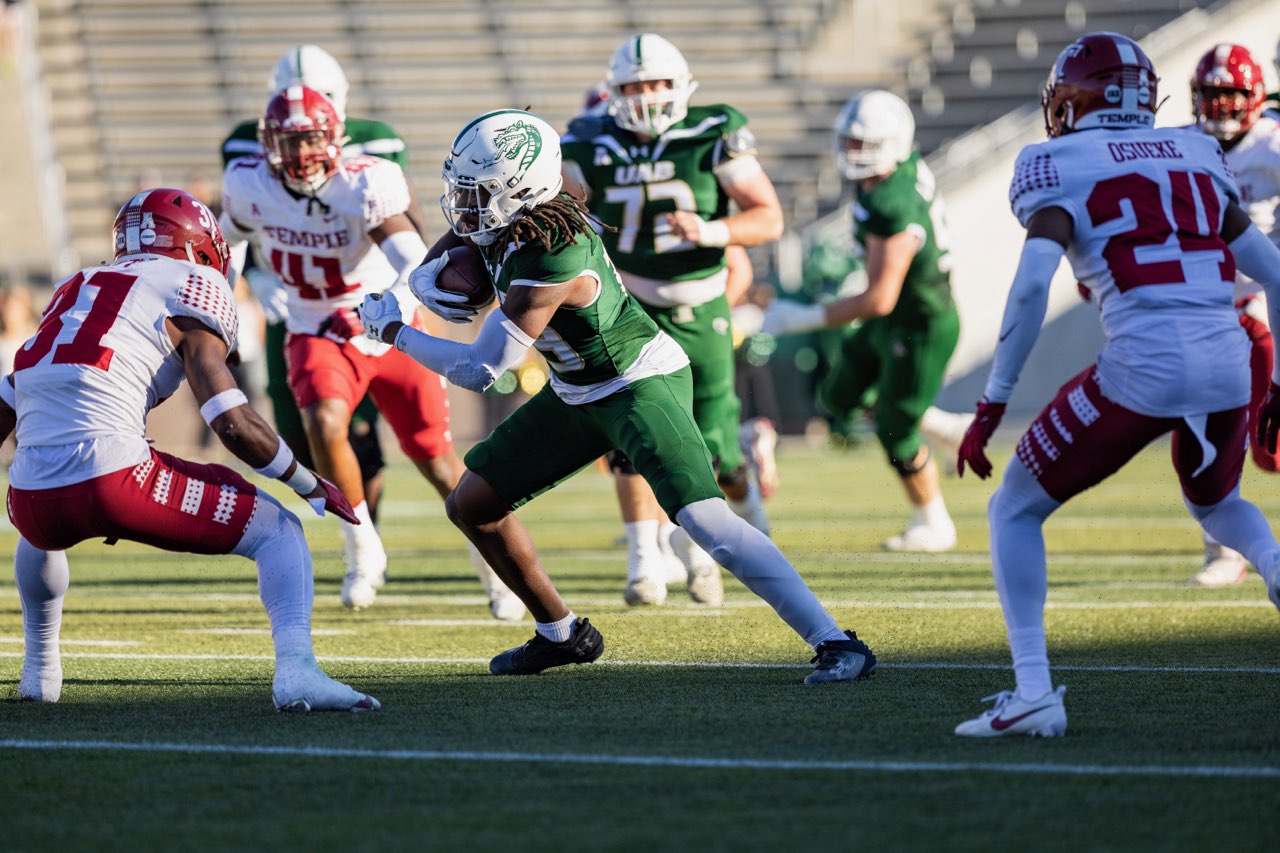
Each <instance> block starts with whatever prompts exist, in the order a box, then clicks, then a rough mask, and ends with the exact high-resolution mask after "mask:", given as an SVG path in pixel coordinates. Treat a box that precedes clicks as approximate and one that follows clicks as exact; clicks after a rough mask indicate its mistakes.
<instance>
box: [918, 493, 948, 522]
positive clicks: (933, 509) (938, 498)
mask: <svg viewBox="0 0 1280 853" xmlns="http://www.w3.org/2000/svg"><path fill="white" fill-rule="evenodd" d="M915 518H919V519H920V521H921V523H923V524H925V525H926V526H928V527H935V528H938V529H940V530H947V529H951V530H954V529H955V526H956V525H955V522H954V521H952V520H951V513H949V512H947V504H946V502H945V501H943V499H942V492H938V493H937V494H936V495H934V496H933V499H932V500H930V501H929V502H928V503H927V504H925V505H924V506H921V507H916V514H915Z"/></svg>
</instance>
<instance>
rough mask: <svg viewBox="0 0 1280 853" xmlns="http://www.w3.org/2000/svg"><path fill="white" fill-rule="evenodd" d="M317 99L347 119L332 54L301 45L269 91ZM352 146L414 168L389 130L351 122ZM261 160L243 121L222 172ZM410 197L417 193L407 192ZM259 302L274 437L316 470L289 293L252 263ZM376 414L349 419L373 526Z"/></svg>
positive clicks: (229, 141)
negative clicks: (296, 382) (310, 93)
mask: <svg viewBox="0 0 1280 853" xmlns="http://www.w3.org/2000/svg"><path fill="white" fill-rule="evenodd" d="M295 80H296V81H300V82H301V83H302V84H303V85H305V86H308V87H310V88H312V89H315V90H316V91H317V92H320V93H321V94H322V95H324V96H325V97H326V98H328V99H329V101H330V102H331V103H332V104H333V105H334V106H335V107H336V108H337V110H338V114H339V115H340V116H346V112H347V92H348V89H349V85H348V83H347V76H346V74H345V73H343V70H342V66H341V65H339V64H338V61H337V60H336V59H334V58H333V57H332V56H331V55H330V54H329V53H328V52H327V51H325V50H324V49H322V48H320V47H317V46H316V45H313V44H303V45H298V46H297V47H295V48H292V49H291V50H289V52H288V53H286V54H284V55H283V56H281V57H280V60H279V61H278V62H276V64H275V67H274V68H273V69H272V70H271V79H270V81H269V82H268V88H269V90H270V92H271V94H275V93H276V92H279V91H280V90H281V89H283V88H285V87H286V86H288V85H289V83H291V82H293V81H295ZM346 128H347V137H348V139H347V142H346V143H345V144H344V145H343V152H344V153H346V154H350V155H355V154H368V155H372V156H375V157H381V158H383V159H385V160H390V161H391V162H393V163H395V164H396V165H397V166H399V167H400V168H401V169H404V170H406V171H407V169H408V167H409V158H408V152H407V150H406V146H405V143H404V140H403V139H401V138H400V136H399V134H397V133H396V132H395V130H394V129H393V128H392V127H391V126H390V125H388V124H385V123H384V122H380V121H374V120H372V119H364V118H352V117H347V118H346ZM261 153H262V142H261V141H260V140H259V139H258V119H256V118H252V119H246V120H245V121H242V122H240V123H239V124H238V125H236V126H235V129H233V130H232V131H231V134H230V135H229V136H228V137H227V138H226V139H225V140H223V142H222V165H223V167H224V168H225V167H226V166H227V164H228V163H230V162H231V161H233V160H236V159H238V158H240V157H245V156H248V155H252V154H261ZM410 191H411V193H412V185H410ZM407 214H408V216H409V219H410V221H412V222H413V224H414V226H415V227H416V228H417V229H418V233H420V234H422V235H423V236H424V237H425V236H426V229H425V226H424V223H423V220H422V213H421V211H420V210H419V209H418V204H417V201H416V200H415V201H414V202H413V203H412V204H410V205H409V210H408V211H407ZM243 274H244V277H245V280H246V281H248V282H249V285H250V288H251V289H252V290H253V293H254V295H255V296H256V297H257V298H258V300H259V301H260V302H261V303H262V307H263V311H264V313H265V314H266V316H267V332H266V356H267V396H268V397H270V399H271V410H272V414H273V415H274V417H275V422H276V429H277V430H278V431H279V432H280V434H281V435H282V436H283V437H284V439H285V441H286V442H287V443H288V445H289V447H291V448H292V449H293V452H294V453H295V454H296V455H297V456H298V458H299V459H302V460H304V461H305V463H306V464H308V465H310V464H311V448H310V447H309V446H308V445H307V436H306V433H304V432H303V429H302V416H301V414H299V412H298V406H297V404H296V403H295V402H294V399H293V393H292V392H291V391H290V390H289V381H288V374H289V371H288V368H287V366H286V365H285V357H284V338H285V328H284V321H285V316H286V315H285V312H286V311H287V308H286V307H285V296H284V293H285V291H284V285H283V284H282V283H281V282H280V279H279V278H278V277H277V276H276V275H275V273H273V272H272V271H271V267H270V265H269V264H265V263H257V260H256V259H251V261H250V263H248V264H247V266H246V269H245V270H244V273H243ZM377 424H378V410H377V408H376V407H375V406H374V405H373V401H372V400H370V399H369V398H368V397H365V398H364V400H362V401H361V403H360V405H359V407H358V408H357V409H356V411H355V412H354V414H353V415H352V417H351V446H352V448H353V449H354V450H355V452H356V458H357V459H359V461H360V471H361V474H362V476H363V479H364V488H365V499H366V500H367V502H368V504H369V511H370V513H371V514H372V516H373V517H374V518H375V519H376V518H377V513H378V499H379V497H380V496H381V495H382V469H383V467H384V465H385V463H384V461H383V457H382V446H381V444H380V443H379V441H378V430H377Z"/></svg>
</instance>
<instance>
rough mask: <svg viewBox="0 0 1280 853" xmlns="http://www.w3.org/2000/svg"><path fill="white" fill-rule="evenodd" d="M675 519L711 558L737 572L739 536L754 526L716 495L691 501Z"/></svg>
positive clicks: (741, 537)
mask: <svg viewBox="0 0 1280 853" xmlns="http://www.w3.org/2000/svg"><path fill="white" fill-rule="evenodd" d="M675 520H676V523H677V524H679V525H680V526H681V527H683V528H684V530H685V532H686V533H688V534H689V538H690V539H692V540H693V541H694V542H696V543H697V544H698V547H700V548H701V549H702V550H704V551H706V552H707V553H708V554H710V555H711V559H713V560H715V561H716V562H717V563H719V564H720V565H722V566H724V567H725V568H726V569H728V570H729V571H731V572H734V573H735V574H736V573H737V572H736V571H735V569H737V568H738V565H739V561H740V558H741V557H742V551H743V544H742V539H743V536H744V534H745V532H746V530H755V528H753V527H751V525H749V524H747V523H746V522H745V521H743V520H742V519H740V518H738V516H736V515H734V514H733V510H731V509H730V508H729V505H728V504H727V503H725V502H724V501H723V500H721V499H720V498H707V499H705V500H700V501H695V502H694V503H691V504H689V505H687V506H685V507H683V508H682V509H681V510H680V511H679V512H677V513H676V516H675ZM744 528H745V530H744Z"/></svg>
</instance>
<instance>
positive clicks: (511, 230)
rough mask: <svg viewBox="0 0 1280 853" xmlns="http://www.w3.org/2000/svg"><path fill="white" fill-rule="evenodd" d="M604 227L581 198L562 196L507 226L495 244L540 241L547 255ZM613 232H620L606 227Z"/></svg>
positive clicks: (520, 243)
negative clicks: (557, 246) (596, 228)
mask: <svg viewBox="0 0 1280 853" xmlns="http://www.w3.org/2000/svg"><path fill="white" fill-rule="evenodd" d="M596 225H602V223H601V222H600V220H598V219H596V218H595V217H594V216H592V215H591V214H590V213H589V212H588V211H587V208H586V205H584V204H583V203H582V199H580V198H578V197H576V196H573V195H570V194H569V193H560V194H559V195H558V196H556V197H555V198H553V199H552V200H551V201H547V202H543V203H542V204H540V205H538V206H537V207H534V208H533V209H532V210H530V211H529V212H527V213H525V214H524V215H523V216H521V217H519V218H517V219H516V221H515V222H512V223H511V224H510V225H508V226H507V228H506V230H505V231H503V233H502V234H500V235H499V236H498V239H497V240H495V241H494V242H495V243H496V244H497V245H499V246H503V245H507V244H508V243H515V244H516V245H517V246H520V245H523V244H524V243H526V242H528V241H530V240H537V241H538V242H540V243H541V244H542V245H543V246H544V247H545V248H546V250H547V251H548V252H550V251H551V250H552V249H554V248H555V245H556V244H557V243H562V242H564V241H566V240H572V239H573V238H574V237H575V236H577V235H578V234H586V233H588V232H590V231H594V230H595V226H596ZM602 227H605V228H608V229H609V230H610V231H615V230H617V229H615V228H613V227H611V226H608V225H603V226H602Z"/></svg>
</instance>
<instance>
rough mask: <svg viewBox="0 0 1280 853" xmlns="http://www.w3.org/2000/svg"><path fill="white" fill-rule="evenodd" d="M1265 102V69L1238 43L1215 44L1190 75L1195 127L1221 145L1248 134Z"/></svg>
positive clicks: (1192, 112)
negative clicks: (1263, 73)
mask: <svg viewBox="0 0 1280 853" xmlns="http://www.w3.org/2000/svg"><path fill="white" fill-rule="evenodd" d="M1266 99H1267V87H1266V84H1265V83H1263V80H1262V66H1261V65H1259V64H1258V62H1257V60H1255V59H1254V58H1253V55H1252V54H1250V53H1249V51H1248V50H1246V49H1245V48H1243V47H1241V46H1240V45H1238V44H1219V45H1215V46H1214V47H1213V48H1212V49H1211V50H1209V52H1208V53H1206V54H1205V55H1204V56H1202V57H1200V62H1199V63H1198V64H1197V65H1196V70H1195V73H1194V74H1192V75H1191V114H1192V115H1193V116H1194V117H1195V120H1196V126H1197V127H1199V128H1200V129H1201V130H1203V131H1204V132H1205V133H1207V134H1209V135H1211V136H1214V137H1216V138H1218V139H1219V140H1221V141H1222V142H1230V141H1231V140H1233V139H1235V138H1236V137H1238V136H1243V135H1244V134H1246V133H1248V132H1249V128H1251V127H1253V123H1254V122H1256V121H1257V120H1258V116H1260V115H1262V104H1263V102H1264V101H1265V100H1266Z"/></svg>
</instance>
